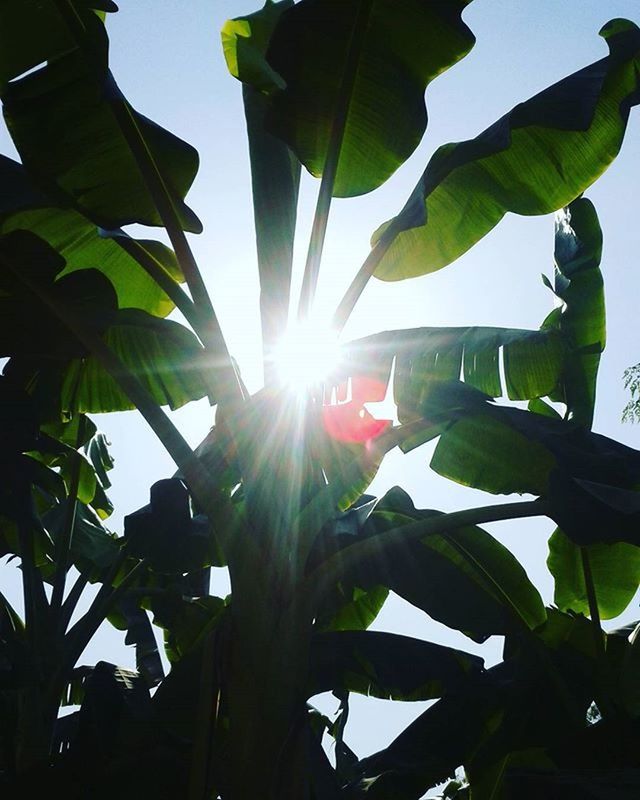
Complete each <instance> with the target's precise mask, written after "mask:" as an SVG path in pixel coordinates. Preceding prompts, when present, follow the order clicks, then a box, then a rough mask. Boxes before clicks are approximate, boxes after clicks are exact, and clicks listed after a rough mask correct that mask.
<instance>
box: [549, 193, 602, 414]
mask: <svg viewBox="0 0 640 800" xmlns="http://www.w3.org/2000/svg"><path fill="white" fill-rule="evenodd" d="M601 252H602V231H601V230H600V225H599V223H598V217H597V215H596V212H595V209H594V207H593V205H592V203H591V202H590V201H589V200H587V199H586V198H579V199H578V200H575V201H574V202H573V203H571V205H569V206H568V207H567V208H565V209H562V210H561V211H559V212H558V213H557V215H556V235H555V263H556V275H555V292H556V294H557V295H558V297H560V298H561V299H562V300H563V301H564V303H565V307H564V310H563V313H562V314H561V315H560V316H559V317H558V318H557V327H558V328H559V330H560V332H561V333H562V335H563V338H564V340H565V341H566V343H567V345H568V347H570V348H571V350H572V351H573V352H572V357H571V358H568V359H567V361H566V367H565V371H564V374H563V377H562V383H561V391H560V392H559V393H558V392H555V393H553V395H552V397H553V399H554V400H560V401H561V402H563V403H565V405H566V406H567V408H568V409H569V411H570V412H571V418H572V419H575V420H576V421H577V422H580V423H581V424H583V425H586V426H591V423H592V421H593V409H594V404H595V393H596V377H597V374H598V366H599V364H600V355H601V353H602V351H603V350H604V346H605V341H606V326H605V308H604V291H603V281H602V274H601V272H600V256H601Z"/></svg>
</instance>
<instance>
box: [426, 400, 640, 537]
mask: <svg viewBox="0 0 640 800" xmlns="http://www.w3.org/2000/svg"><path fill="white" fill-rule="evenodd" d="M451 388H452V390H453V395H452V397H453V398H456V397H458V396H459V392H458V388H457V386H456V385H455V384H454V385H452V387H451ZM471 391H472V390H471V389H467V393H470V392H471ZM448 395H449V388H448V387H447V386H446V385H443V386H442V387H441V390H440V393H439V396H438V397H437V400H438V404H437V405H436V408H439V407H441V406H442V405H443V403H445V402H446V398H447V397H448ZM432 467H433V468H434V469H436V471H438V472H439V473H440V474H442V475H444V476H446V477H450V478H451V479H452V480H455V481H457V482H460V483H462V484H464V485H468V486H475V487H476V488H479V489H484V490H485V491H489V492H493V493H505V494H508V493H511V492H519V493H523V492H528V493H531V494H541V495H545V496H548V497H549V499H550V500H551V502H552V505H553V506H554V509H555V510H554V513H556V512H557V513H558V514H561V515H563V518H564V519H565V520H566V519H567V518H571V515H572V513H573V508H572V504H575V503H580V499H579V496H581V493H583V492H585V491H586V492H587V494H589V490H588V488H587V487H588V486H590V485H591V484H594V485H595V484H599V485H601V486H602V487H603V488H602V490H601V493H600V494H599V493H598V490H596V488H595V486H594V489H593V491H591V492H590V495H591V498H592V499H591V504H592V510H593V509H595V507H596V505H597V504H598V503H601V504H602V503H604V504H605V505H606V504H608V505H609V506H610V507H611V508H610V510H611V509H616V507H617V506H618V505H620V507H619V508H617V511H619V512H620V513H623V514H626V515H627V516H629V515H633V514H635V513H636V500H635V498H637V497H640V495H637V494H636V493H635V491H633V490H634V489H635V487H636V486H637V485H638V484H639V483H640V453H638V451H636V450H634V449H633V448H631V447H627V446H626V445H623V444H620V443H619V442H616V441H614V440H613V439H609V438H607V437H606V436H602V435H600V434H596V433H592V432H591V431H589V430H587V429H586V428H583V427H582V426H581V425H578V424H576V423H575V422H573V421H571V420H563V419H560V418H557V417H555V418H554V417H550V416H547V415H542V414H536V413H532V412H530V411H523V410H521V409H518V408H508V407H503V406H497V405H493V404H490V403H486V402H485V403H483V404H481V405H475V406H474V405H473V404H472V403H468V405H467V409H462V410H461V413H459V414H458V420H457V421H455V422H454V423H453V425H451V427H450V428H449V429H448V430H447V431H446V432H445V433H443V434H442V436H441V437H440V441H439V442H438V446H437V447H436V451H435V453H434V455H433V459H432ZM576 481H578V483H575V482H576ZM582 483H584V484H586V485H584V486H583V485H582ZM574 484H575V485H574ZM607 487H608V488H607ZM565 488H566V490H567V496H566V498H564V499H563V494H562V491H563V489H565ZM602 492H604V495H602ZM569 494H571V495H572V499H571V500H569ZM601 495H602V496H601ZM588 499H589V498H588V497H584V498H582V500H584V501H587V500H588ZM563 509H564V511H563ZM575 510H576V511H578V510H579V508H577V509H575ZM583 510H584V511H585V515H584V516H585V518H586V517H588V513H589V512H586V509H583ZM601 513H606V511H605V508H604V506H602V507H601ZM557 521H558V520H557ZM628 521H629V524H631V519H629V520H628ZM600 522H602V519H601V518H600V519H599V520H598V523H600ZM594 523H595V520H594ZM558 524H560V525H561V526H562V524H563V523H560V522H559V521H558ZM573 524H574V523H572V522H571V521H569V526H570V527H573ZM581 524H582V523H581ZM589 527H593V526H589ZM563 529H564V530H565V533H567V534H568V535H569V536H571V537H572V538H573V535H572V533H571V532H570V531H569V530H568V529H567V528H566V526H565V527H564V528H563ZM617 541H620V539H618V540H617Z"/></svg>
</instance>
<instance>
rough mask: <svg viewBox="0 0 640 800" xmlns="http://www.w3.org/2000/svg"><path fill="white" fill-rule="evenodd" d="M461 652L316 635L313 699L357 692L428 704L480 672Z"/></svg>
mask: <svg viewBox="0 0 640 800" xmlns="http://www.w3.org/2000/svg"><path fill="white" fill-rule="evenodd" d="M482 666H483V662H482V659H480V658H478V657H476V656H471V655H469V654H468V653H464V652H462V651H460V650H454V649H452V648H449V647H443V646H441V645H436V644H432V643H431V642H423V641H420V640H419V639H412V638H410V637H407V636H397V635H395V634H392V633H381V632H377V631H375V632H374V631H333V632H331V633H318V634H316V635H315V637H314V639H313V642H312V646H311V686H310V688H309V690H308V691H309V695H310V696H312V695H314V694H318V693H320V692H325V691H337V692H339V693H342V692H359V693H360V694H364V695H367V696H371V697H380V698H382V699H385V700H386V699H389V700H430V699H432V698H434V697H442V695H443V694H446V693H448V691H449V690H455V689H456V688H458V686H459V685H460V683H461V682H462V680H463V679H464V678H466V677H467V676H468V675H470V674H471V673H479V672H480V671H481V670H482Z"/></svg>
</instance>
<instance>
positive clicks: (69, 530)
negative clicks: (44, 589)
mask: <svg viewBox="0 0 640 800" xmlns="http://www.w3.org/2000/svg"><path fill="white" fill-rule="evenodd" d="M85 428H86V417H85V416H84V415H83V414H81V415H80V421H79V423H78V433H77V435H76V449H75V452H74V455H73V465H72V467H71V484H70V486H69V494H68V496H67V507H66V509H65V518H64V525H63V528H62V535H61V536H60V540H59V541H58V543H57V544H58V546H57V547H56V570H55V575H54V578H53V590H52V592H51V613H52V616H53V618H54V619H55V615H56V614H57V613H58V612H59V611H60V609H61V608H62V602H63V600H64V590H65V584H66V580H67V569H68V567H69V553H70V551H71V542H72V539H73V529H74V527H75V522H76V510H77V508H78V488H79V486H80V469H81V463H82V462H81V456H80V454H79V453H78V449H79V448H80V446H81V445H82V440H83V438H84V433H85ZM59 622H60V620H58V623H59Z"/></svg>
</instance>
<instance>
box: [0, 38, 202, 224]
mask: <svg viewBox="0 0 640 800" xmlns="http://www.w3.org/2000/svg"><path fill="white" fill-rule="evenodd" d="M98 24H99V23H98ZM102 36H105V34H104V32H103V33H102ZM103 46H105V47H106V40H105V41H104V42H103ZM99 81H100V82H99ZM102 83H104V85H102ZM114 98H115V101H116V102H124V101H123V98H122V97H121V95H120V91H119V89H118V87H117V86H116V85H115V83H114V81H113V78H111V77H110V76H108V75H107V74H106V73H105V75H104V76H103V77H100V79H98V76H97V75H94V74H92V73H91V71H90V69H89V67H88V66H87V63H86V62H85V59H84V57H83V55H82V54H80V53H78V52H72V53H70V54H68V55H65V56H64V57H62V58H60V59H58V60H56V61H53V62H51V63H48V64H47V66H45V67H43V68H41V69H39V70H38V71H37V72H34V73H32V74H29V75H27V76H25V77H23V78H21V79H20V80H17V81H14V82H12V83H11V84H9V85H8V86H6V87H5V88H4V91H3V92H2V101H3V104H4V116H5V119H6V121H7V125H8V127H9V130H10V132H11V136H12V138H13V141H14V143H15V145H16V148H17V149H18V152H19V153H20V155H21V157H22V161H23V163H24V165H25V167H26V169H27V171H28V172H29V173H30V174H31V175H32V176H34V178H36V179H37V180H38V182H39V183H41V184H42V185H43V187H44V188H45V191H46V192H47V194H48V195H50V196H51V198H52V200H54V201H57V200H59V199H60V200H62V202H65V201H66V202H71V203H73V205H74V206H75V207H76V208H77V210H79V211H81V212H82V213H83V214H84V215H86V216H87V217H88V218H89V219H91V220H92V221H93V222H95V223H96V224H97V225H99V226H101V227H103V228H107V229H113V228H119V227H121V226H122V225H128V224H130V223H133V222H139V223H142V224H145V225H160V224H161V220H160V217H159V215H158V211H157V210H156V206H155V203H154V201H153V199H152V198H151V195H150V194H149V191H148V189H147V187H146V185H145V183H144V181H143V179H142V176H141V174H140V171H139V169H138V166H137V164H136V162H135V160H134V158H133V156H132V154H131V150H130V149H129V145H128V144H127V141H126V140H125V138H124V136H123V134H122V131H121V129H120V127H119V124H118V123H117V121H116V118H115V117H114V115H113V110H112V108H111V106H110V104H109V99H114ZM131 114H132V115H133V118H134V120H135V124H136V125H137V127H138V129H139V130H140V133H141V135H142V137H143V138H144V140H145V143H146V146H147V147H148V148H149V151H150V152H151V154H152V156H153V158H154V160H155V162H156V164H157V165H158V168H159V170H160V172H161V173H162V175H163V178H164V181H165V183H166V184H167V186H168V188H169V190H170V191H171V192H172V194H173V195H174V202H175V204H176V207H177V211H178V214H179V217H180V220H181V222H182V224H183V226H184V227H185V228H186V229H187V230H191V231H200V230H201V229H202V226H201V224H200V222H199V220H198V219H197V217H196V216H195V215H194V213H193V212H192V211H190V210H189V209H188V208H187V206H186V205H185V204H184V203H183V202H182V198H183V197H184V195H185V194H186V193H187V191H188V190H189V187H190V186H191V183H192V182H193V179H194V177H195V174H196V171H197V168H198V155H197V153H196V151H195V150H194V149H193V148H192V147H191V146H190V145H188V144H186V143H185V142H183V141H182V140H181V139H179V138H178V137H176V136H174V135H173V134H171V133H169V132H168V131H166V130H164V129H163V128H160V127H159V126H157V125H156V124H155V123H153V122H151V121H150V120H148V119H146V118H145V117H143V116H142V115H141V114H138V113H137V112H135V111H131Z"/></svg>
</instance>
